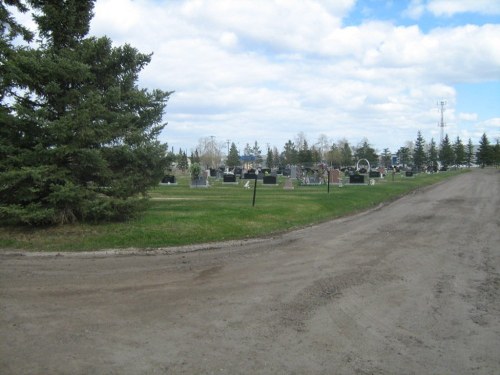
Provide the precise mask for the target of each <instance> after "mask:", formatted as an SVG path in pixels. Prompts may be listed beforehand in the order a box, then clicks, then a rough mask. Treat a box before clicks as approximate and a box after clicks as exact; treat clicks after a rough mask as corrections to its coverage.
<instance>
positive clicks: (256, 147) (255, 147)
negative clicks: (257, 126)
mask: <svg viewBox="0 0 500 375" xmlns="http://www.w3.org/2000/svg"><path fill="white" fill-rule="evenodd" d="M252 155H253V156H254V157H255V163H256V164H257V165H260V164H262V162H263V161H264V158H263V157H262V151H261V150H260V146H259V144H258V143H257V141H255V142H254V144H253V147H252Z"/></svg>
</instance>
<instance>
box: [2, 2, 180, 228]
mask: <svg viewBox="0 0 500 375" xmlns="http://www.w3.org/2000/svg"><path fill="white" fill-rule="evenodd" d="M28 3H29V4H30V5H31V6H32V7H33V14H35V16H34V20H35V23H36V25H37V33H38V38H37V39H38V41H39V44H38V45H36V46H21V47H16V49H12V48H10V47H9V43H10V41H11V40H12V36H13V33H14V34H15V33H18V34H19V35H22V36H25V35H24V31H23V30H22V29H19V28H18V26H17V25H16V24H15V23H12V17H11V16H10V15H9V14H8V13H7V12H6V8H5V6H4V4H8V5H15V6H17V8H18V9H20V10H23V9H22V8H23V7H24V6H23V5H21V4H22V2H21V1H16V0H9V1H2V2H0V18H1V19H0V32H1V36H0V42H1V43H0V58H1V59H2V60H3V61H2V62H1V63H0V73H1V79H0V82H1V83H0V95H1V96H0V99H1V106H0V107H1V108H0V120H1V121H0V122H1V126H0V128H1V130H0V132H1V133H0V181H1V183H0V221H2V222H7V223H13V224H29V225H46V224H64V223H68V222H76V221H92V222H95V221H102V220H123V219H127V218H128V217H130V216H132V215H134V214H136V213H138V212H139V209H140V208H141V207H142V206H143V203H144V200H142V199H140V196H141V195H142V196H146V195H147V191H148V190H149V188H150V187H152V186H155V185H157V184H158V182H159V181H160V180H161V178H162V177H163V174H164V171H165V168H166V166H167V159H166V157H165V155H166V150H167V147H166V144H162V143H160V142H159V140H158V136H159V134H160V132H161V131H162V129H163V128H164V126H165V124H164V123H162V116H163V112H164V109H165V107H166V103H167V100H168V98H169V96H170V94H171V92H165V91H161V90H153V91H148V90H145V89H140V88H138V87H137V81H138V74H139V72H140V71H141V70H142V69H143V68H144V67H145V66H146V65H147V64H148V63H149V62H150V61H151V55H146V54H142V53H140V52H139V51H138V50H137V49H135V48H133V47H131V46H130V45H124V46H118V47H115V46H113V43H112V41H111V40H110V39H109V38H107V37H100V38H97V37H87V34H88V32H89V29H90V20H91V18H92V15H93V7H94V1H93V0H65V1H49V0H45V1H42V0H30V1H29V2H28ZM24 8H25V7H24Z"/></svg>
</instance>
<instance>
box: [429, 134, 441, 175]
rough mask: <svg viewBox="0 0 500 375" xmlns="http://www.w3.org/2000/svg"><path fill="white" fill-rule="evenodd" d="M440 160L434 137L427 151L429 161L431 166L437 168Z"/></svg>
mask: <svg viewBox="0 0 500 375" xmlns="http://www.w3.org/2000/svg"><path fill="white" fill-rule="evenodd" d="M438 160H439V151H438V149H437V146H436V142H435V141H434V138H432V139H431V143H430V144H429V151H428V152H427V162H428V163H429V165H430V166H431V167H434V168H437V166H438Z"/></svg>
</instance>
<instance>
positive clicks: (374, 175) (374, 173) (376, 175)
mask: <svg viewBox="0 0 500 375" xmlns="http://www.w3.org/2000/svg"><path fill="white" fill-rule="evenodd" d="M368 177H370V178H380V172H379V171H370V172H368Z"/></svg>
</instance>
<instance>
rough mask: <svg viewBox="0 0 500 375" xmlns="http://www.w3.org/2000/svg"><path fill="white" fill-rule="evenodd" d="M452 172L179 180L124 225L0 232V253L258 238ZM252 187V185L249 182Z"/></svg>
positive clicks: (159, 190)
mask: <svg viewBox="0 0 500 375" xmlns="http://www.w3.org/2000/svg"><path fill="white" fill-rule="evenodd" d="M459 173H462V172H460V171H453V172H446V173H438V174H434V175H426V174H420V175H417V176H416V177H415V178H404V177H400V176H399V175H396V178H395V180H394V182H393V181H392V177H391V176H389V177H388V178H386V179H385V180H381V181H377V182H376V184H375V185H373V186H367V185H363V186H344V187H342V188H339V187H337V186H335V185H331V186H330V193H329V194H328V193H327V186H326V185H320V186H301V187H299V186H297V185H295V189H294V190H284V189H283V179H281V180H280V184H279V186H263V185H262V184H261V183H259V184H258V185H257V194H256V203H255V207H252V198H253V187H252V188H251V189H243V183H241V182H240V184H239V185H224V184H222V183H221V182H220V181H216V180H211V184H212V186H211V187H209V188H197V189H192V188H190V187H189V185H188V180H187V177H180V178H179V185H178V186H158V187H157V188H155V189H153V190H152V191H151V192H150V195H151V197H152V199H151V202H150V207H149V209H148V210H147V211H146V212H145V213H144V214H143V215H142V216H140V217H139V218H137V219H135V220H131V221H128V222H126V223H106V224H99V225H89V224H74V225H65V226H59V227H51V228H26V227H16V228H12V227H3V228H0V249H4V250H6V249H7V250H15V249H20V250H28V251H88V250H99V249H110V248H131V247H133V248H158V247H168V246H178V245H187V244H195V243H203V242H212V241H223V240H231V239H244V238H251V237H256V236H264V235H269V234H272V233H277V232H282V231H287V230H291V229H294V228H299V227H302V226H305V225H309V224H313V223H319V222H322V221H325V220H330V219H334V218H337V217H340V216H345V215H347V214H351V213H354V212H358V211H361V210H365V209H367V208H370V207H374V206H376V205H378V204H380V203H382V202H384V201H388V200H392V199H394V198H396V197H399V196H401V195H404V194H406V193H408V192H409V191H412V190H414V189H417V188H419V187H423V186H427V185H430V184H434V183H437V182H439V181H442V180H444V179H446V178H450V177H453V176H455V175H457V174H459ZM252 184H253V182H252Z"/></svg>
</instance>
